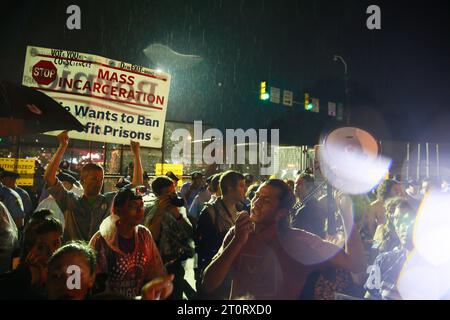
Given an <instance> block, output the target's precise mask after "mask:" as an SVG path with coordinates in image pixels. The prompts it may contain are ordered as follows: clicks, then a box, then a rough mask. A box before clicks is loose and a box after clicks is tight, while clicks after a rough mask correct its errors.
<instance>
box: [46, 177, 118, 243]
mask: <svg viewBox="0 0 450 320" xmlns="http://www.w3.org/2000/svg"><path fill="white" fill-rule="evenodd" d="M47 191H48V193H49V194H50V195H52V196H53V198H55V200H56V203H57V204H58V206H59V208H60V209H61V211H62V212H64V219H65V229H64V236H63V239H64V241H70V240H84V241H89V240H90V239H91V238H92V236H93V235H94V234H95V233H96V232H97V230H98V229H99V227H100V224H101V223H102V221H103V220H104V219H105V218H106V217H108V216H109V214H110V212H111V207H112V202H113V200H114V196H115V195H116V192H109V193H105V194H99V195H98V196H97V198H96V199H95V201H94V203H93V204H90V203H89V202H88V200H87V199H86V197H84V196H82V197H79V196H77V195H76V194H75V193H73V192H71V191H67V190H66V188H64V186H63V184H62V183H61V182H60V181H59V180H58V181H57V183H56V184H55V185H54V186H52V187H49V188H48V189H47Z"/></svg>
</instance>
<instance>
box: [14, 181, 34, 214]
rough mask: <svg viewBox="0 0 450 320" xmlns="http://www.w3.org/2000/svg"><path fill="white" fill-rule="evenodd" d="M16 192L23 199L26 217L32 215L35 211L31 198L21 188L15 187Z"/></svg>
mask: <svg viewBox="0 0 450 320" xmlns="http://www.w3.org/2000/svg"><path fill="white" fill-rule="evenodd" d="M14 191H15V192H17V194H18V195H19V196H20V198H21V199H22V203H23V210H24V212H25V215H28V214H30V213H31V212H32V211H33V204H32V203H31V198H30V195H29V194H28V192H26V191H25V190H24V189H22V188H20V187H15V188H14Z"/></svg>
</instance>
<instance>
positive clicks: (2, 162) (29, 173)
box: [0, 158, 34, 186]
mask: <svg viewBox="0 0 450 320" xmlns="http://www.w3.org/2000/svg"><path fill="white" fill-rule="evenodd" d="M0 167H1V168H3V169H4V170H7V171H11V172H16V173H18V174H19V175H20V176H19V178H18V179H17V185H18V186H32V185H33V179H34V159H16V158H0Z"/></svg>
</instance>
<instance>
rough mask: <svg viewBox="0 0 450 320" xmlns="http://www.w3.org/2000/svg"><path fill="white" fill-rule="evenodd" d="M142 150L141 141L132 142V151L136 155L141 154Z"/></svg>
mask: <svg viewBox="0 0 450 320" xmlns="http://www.w3.org/2000/svg"><path fill="white" fill-rule="evenodd" d="M140 148H141V145H140V143H139V141H133V140H130V149H131V152H132V153H133V154H134V155H136V154H137V153H139V150H140Z"/></svg>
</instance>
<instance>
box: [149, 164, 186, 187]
mask: <svg viewBox="0 0 450 320" xmlns="http://www.w3.org/2000/svg"><path fill="white" fill-rule="evenodd" d="M169 171H172V172H173V174H174V175H176V176H178V178H180V180H178V183H177V185H178V186H181V185H182V184H183V181H182V178H183V165H182V164H173V163H164V164H163V163H156V164H155V175H157V176H162V175H165V174H166V173H167V172H169Z"/></svg>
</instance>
